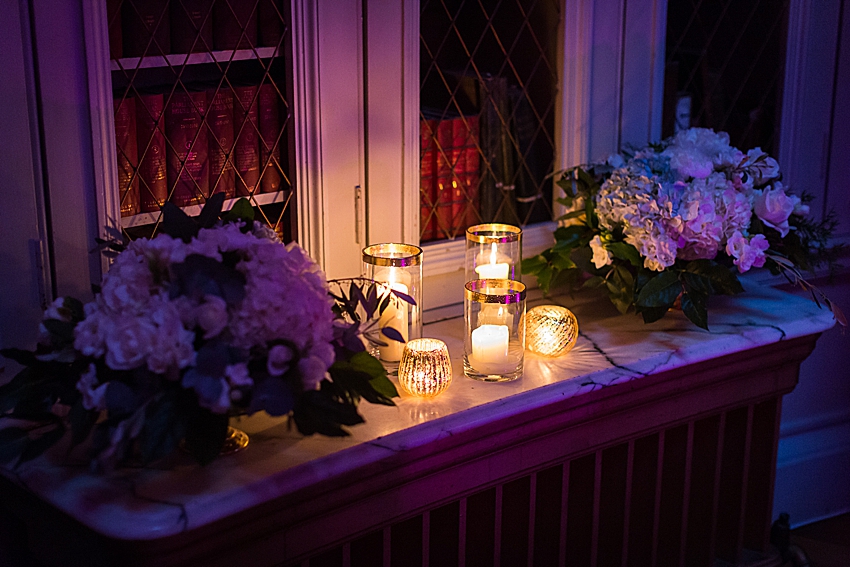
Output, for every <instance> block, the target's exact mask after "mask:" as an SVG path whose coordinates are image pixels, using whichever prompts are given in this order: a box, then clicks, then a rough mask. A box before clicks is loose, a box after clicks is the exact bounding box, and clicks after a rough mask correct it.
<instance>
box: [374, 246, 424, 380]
mask: <svg viewBox="0 0 850 567" xmlns="http://www.w3.org/2000/svg"><path fill="white" fill-rule="evenodd" d="M363 277H365V278H367V279H370V280H373V281H375V282H377V283H378V296H379V300H380V301H383V299H384V298H385V297H386V296H387V295H390V301H389V304H388V305H387V307H386V309H384V312H383V313H382V314H381V316H380V319H379V321H378V326H379V327H380V328H382V329H383V328H386V327H391V328H393V329H395V330H396V331H398V333H399V334H400V335H401V337H402V338H403V339H404V341H403V342H399V341H395V340H392V339H390V338H389V337H382V340H383V342H385V343H387V344H386V346H381V347H378V357H379V358H380V359H381V361H383V362H388V363H393V364H397V363H398V362H399V361H400V360H401V355H402V353H403V352H404V344H405V343H406V342H407V341H409V340H410V339H416V338H419V337H421V336H422V249H421V248H419V247H418V246H413V245H412V244H398V243H385V244H373V245H372V246H367V247H366V248H364V249H363ZM393 292H398V293H401V294H404V295H405V296H407V297H409V298H411V299H412V300H413V302H412V303H410V302H408V301H405V300H404V299H402V298H401V297H400V296H398V295H397V294H396V293H393Z"/></svg>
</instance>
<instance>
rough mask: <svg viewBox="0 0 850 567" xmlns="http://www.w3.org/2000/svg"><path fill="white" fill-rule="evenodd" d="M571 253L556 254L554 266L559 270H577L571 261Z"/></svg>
mask: <svg viewBox="0 0 850 567" xmlns="http://www.w3.org/2000/svg"><path fill="white" fill-rule="evenodd" d="M569 253H570V251H567V252H566V253H561V254H556V255H555V257H554V258H552V265H553V266H555V267H556V268H558V269H559V270H569V269H571V268H575V267H576V264H575V262H573V261H572V260H571V259H570V254H569Z"/></svg>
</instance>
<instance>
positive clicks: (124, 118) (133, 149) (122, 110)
mask: <svg viewBox="0 0 850 567" xmlns="http://www.w3.org/2000/svg"><path fill="white" fill-rule="evenodd" d="M112 104H113V109H114V110H115V142H116V144H117V146H118V147H117V151H118V191H119V193H118V194H119V195H120V199H121V205H120V207H121V216H122V217H126V216H130V215H135V214H138V213H139V178H138V176H137V175H136V168H137V167H138V165H139V159H138V146H137V143H136V101H135V99H132V98H125V99H123V100H122V99H115V100H113V102H112Z"/></svg>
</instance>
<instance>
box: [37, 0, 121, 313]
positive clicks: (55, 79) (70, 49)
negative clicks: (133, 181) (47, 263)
mask: <svg viewBox="0 0 850 567" xmlns="http://www.w3.org/2000/svg"><path fill="white" fill-rule="evenodd" d="M29 5H30V7H31V8H32V23H33V42H34V44H35V58H36V67H35V68H36V70H37V74H36V76H35V80H36V82H37V84H38V96H39V97H40V100H39V102H40V112H41V122H42V124H43V126H44V137H43V140H42V143H43V151H44V171H45V177H44V184H45V188H46V193H47V195H48V198H47V201H48V203H49V205H48V206H49V210H50V211H51V214H50V222H51V224H50V227H49V230H50V232H51V234H52V239H53V257H54V260H55V277H56V292H57V295H60V296H61V295H72V296H75V297H78V298H81V299H88V298H90V297H91V283H92V282H99V281H100V272H101V264H100V255H99V254H97V253H90V251H91V250H92V248H93V247H94V245H95V244H94V238H95V236H96V235H97V234H99V226H100V224H101V223H100V219H99V217H98V214H99V213H98V198H97V195H96V189H95V187H96V184H97V176H96V174H95V171H96V170H97V169H98V166H96V165H94V161H93V155H92V121H91V114H90V107H89V104H90V102H89V85H88V79H87V76H86V75H87V71H86V69H87V67H86V45H85V39H86V38H85V26H84V24H83V6H82V3H78V2H65V1H63V0H32V1H31V2H30V3H29ZM110 108H111V107H110ZM113 167H114V166H113Z"/></svg>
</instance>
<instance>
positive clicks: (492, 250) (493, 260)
mask: <svg viewBox="0 0 850 567" xmlns="http://www.w3.org/2000/svg"><path fill="white" fill-rule="evenodd" d="M496 258H497V254H496V243H495V242H494V243H493V245H492V246H491V247H490V264H495V263H496Z"/></svg>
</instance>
